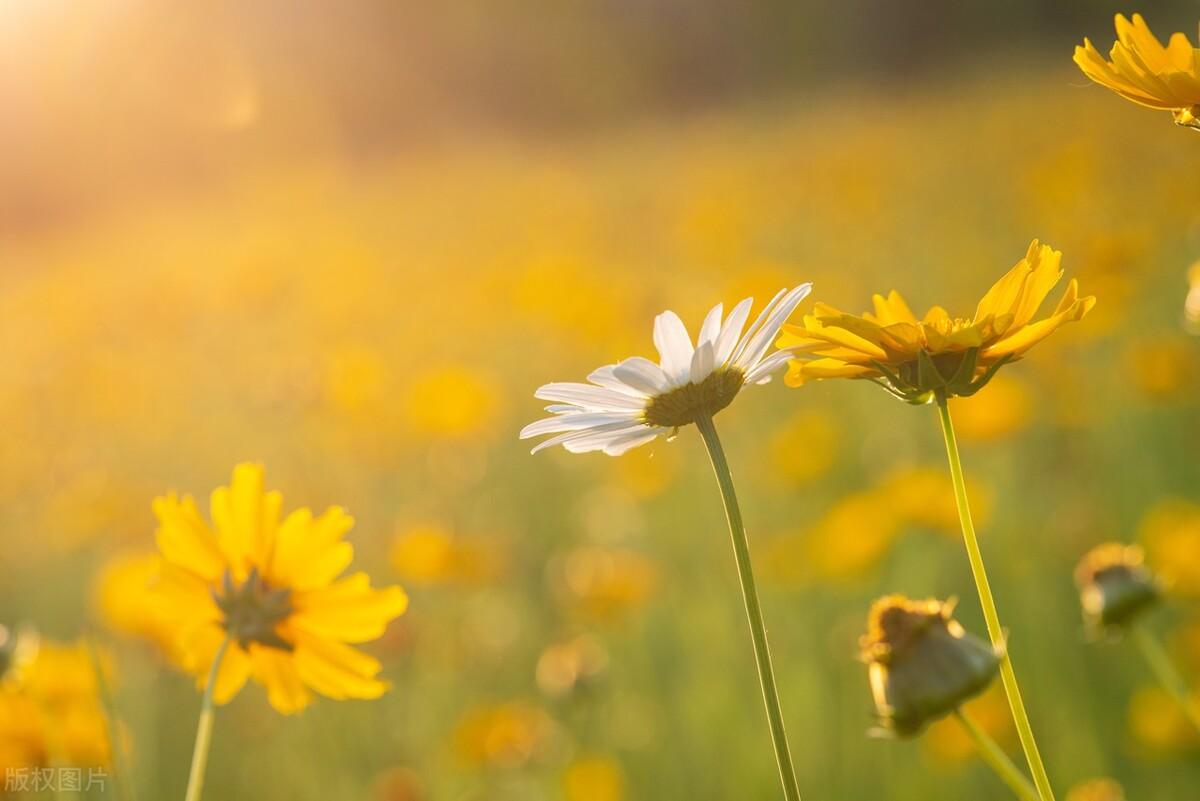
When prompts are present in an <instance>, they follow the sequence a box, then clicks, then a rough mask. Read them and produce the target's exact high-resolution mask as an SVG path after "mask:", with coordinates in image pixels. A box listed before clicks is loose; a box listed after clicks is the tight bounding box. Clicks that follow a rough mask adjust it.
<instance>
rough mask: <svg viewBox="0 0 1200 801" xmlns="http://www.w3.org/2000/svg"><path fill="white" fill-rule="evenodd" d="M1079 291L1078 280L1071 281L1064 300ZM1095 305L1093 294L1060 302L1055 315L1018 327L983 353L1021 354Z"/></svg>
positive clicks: (994, 355) (988, 355) (987, 355)
mask: <svg viewBox="0 0 1200 801" xmlns="http://www.w3.org/2000/svg"><path fill="white" fill-rule="evenodd" d="M1077 292H1078V287H1077V285H1076V282H1075V281H1071V284H1070V285H1069V286H1068V287H1067V295H1066V296H1064V298H1063V300H1064V301H1066V300H1067V298H1068V297H1070V298H1074V297H1075V295H1076V293H1077ZM1095 305H1096V298H1095V297H1091V296H1089V297H1086V298H1079V299H1076V300H1072V301H1071V302H1070V303H1069V304H1068V305H1066V306H1065V307H1064V306H1063V304H1062V303H1060V304H1059V310H1058V311H1056V312H1055V313H1054V314H1053V315H1051V316H1050V317H1047V318H1046V319H1045V320H1041V321H1039V322H1036V323H1034V324H1033V325H1027V326H1025V327H1024V328H1020V329H1017V330H1016V331H1015V332H1013V333H1012V334H1010V335H1009V336H1007V337H1005V338H1004V339H1002V340H1000V341H998V342H996V343H995V344H994V345H992V346H990V347H988V348H987V349H986V350H985V351H983V353H982V355H983V356H984V357H985V358H987V359H989V360H994V359H997V358H999V357H1001V356H1005V355H1007V354H1010V353H1011V354H1014V355H1016V356H1020V355H1021V354H1022V353H1024V352H1025V351H1027V350H1029V349H1030V348H1031V347H1033V346H1034V345H1036V344H1037V343H1039V342H1041V341H1042V340H1043V339H1045V338H1046V337H1048V336H1050V334H1052V333H1054V331H1055V330H1056V329H1057V328H1058V327H1059V326H1061V325H1062V324H1063V323H1069V322H1074V321H1076V320H1081V319H1083V317H1084V316H1085V315H1086V314H1087V313H1088V312H1089V311H1091V310H1092V307H1093V306H1095Z"/></svg>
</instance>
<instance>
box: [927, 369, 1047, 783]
mask: <svg viewBox="0 0 1200 801" xmlns="http://www.w3.org/2000/svg"><path fill="white" fill-rule="evenodd" d="M937 406H938V412H939V415H940V417H941V421H942V435H943V436H944V437H945V439H946V456H947V457H948V458H949V460H950V478H951V480H952V481H953V482H954V500H955V502H956V503H957V504H958V522H959V523H960V524H961V525H962V533H963V542H964V543H965V544H966V546H967V558H968V559H969V560H970V562H971V574H972V575H973V576H974V577H975V588H976V589H977V590H978V591H979V603H980V605H981V606H983V618H984V620H985V621H987V629H988V636H989V637H990V638H991V640H992V645H993V646H995V647H996V648H997V649H998V650H1000V651H1001V657H1000V679H1001V681H1002V682H1003V683H1004V693H1005V695H1007V696H1008V706H1009V709H1011V710H1012V716H1013V722H1014V723H1015V724H1016V726H1017V735H1018V736H1019V737H1020V738H1021V748H1022V749H1023V750H1024V751H1025V759H1026V760H1027V761H1028V762H1029V770H1030V772H1031V773H1032V774H1033V782H1034V784H1035V785H1036V786H1037V791H1038V796H1039V797H1040V798H1041V801H1054V791H1053V790H1052V789H1050V778H1049V777H1048V776H1047V775H1046V766H1045V765H1043V764H1042V755H1041V754H1040V753H1038V746H1037V740H1036V739H1034V736H1033V727H1031V726H1030V725H1029V715H1028V713H1026V712H1025V702H1024V701H1022V700H1021V688H1020V687H1019V686H1018V685H1017V674H1016V672H1015V671H1014V670H1013V666H1012V660H1011V659H1010V658H1009V656H1008V647H1007V645H1006V644H1005V642H1004V629H1003V628H1001V626H1000V615H999V614H998V613H997V612H996V601H995V600H994V599H993V598H992V588H991V586H990V585H989V584H988V578H987V570H985V569H984V566H983V554H982V553H980V551H979V540H978V539H976V537H975V524H974V523H973V522H972V521H971V507H970V505H969V504H968V503H967V483H966V480H965V479H964V478H963V471H962V461H961V460H960V459H959V456H958V442H957V441H956V440H955V438H954V424H953V422H952V421H951V420H950V407H949V405H948V404H947V403H946V396H945V395H943V394H941V393H938V394H937Z"/></svg>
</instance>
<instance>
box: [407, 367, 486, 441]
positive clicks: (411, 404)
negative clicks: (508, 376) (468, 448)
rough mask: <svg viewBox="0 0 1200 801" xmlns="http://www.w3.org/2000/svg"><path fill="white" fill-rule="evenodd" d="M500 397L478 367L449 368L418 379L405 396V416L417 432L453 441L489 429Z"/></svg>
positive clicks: (432, 371)
mask: <svg viewBox="0 0 1200 801" xmlns="http://www.w3.org/2000/svg"><path fill="white" fill-rule="evenodd" d="M500 397H501V396H500V391H499V389H498V388H497V386H496V383H495V381H494V380H493V379H492V378H491V377H490V376H488V375H486V374H484V373H483V372H481V371H480V370H479V369H478V368H475V367H470V366H467V365H458V364H455V365H446V366H443V367H438V368H435V369H432V370H429V371H427V372H425V373H423V374H422V375H419V376H417V377H416V379H415V380H414V381H413V382H412V384H411V385H410V386H409V387H408V390H407V392H406V394H405V398H404V413H405V418H406V419H407V421H408V423H409V425H411V426H412V427H413V428H414V429H416V430H417V431H419V432H421V433H423V434H427V435H430V436H435V437H446V438H450V439H454V438H460V437H465V436H469V435H471V434H476V433H478V432H480V431H486V430H488V429H489V428H490V427H491V425H492V423H493V422H494V421H495V419H496V416H497V415H498V414H499V411H500Z"/></svg>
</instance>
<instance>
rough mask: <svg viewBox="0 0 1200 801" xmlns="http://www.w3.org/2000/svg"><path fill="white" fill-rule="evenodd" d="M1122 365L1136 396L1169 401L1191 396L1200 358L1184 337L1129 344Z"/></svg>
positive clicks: (1193, 345)
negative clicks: (1131, 380)
mask: <svg viewBox="0 0 1200 801" xmlns="http://www.w3.org/2000/svg"><path fill="white" fill-rule="evenodd" d="M1123 361H1124V362H1125V373H1126V374H1127V375H1129V376H1130V377H1132V379H1133V385H1134V387H1136V388H1137V390H1138V391H1139V392H1141V393H1142V394H1143V395H1146V396H1147V397H1149V398H1152V399H1154V400H1170V399H1171V398H1180V397H1190V396H1191V394H1192V392H1193V391H1194V389H1195V386H1196V377H1195V376H1196V368H1197V366H1198V365H1200V354H1198V353H1197V350H1196V343H1195V342H1193V341H1191V340H1190V339H1188V338H1187V337H1183V336H1175V337H1171V336H1157V337H1154V338H1153V339H1139V340H1135V341H1133V342H1131V343H1130V344H1129V345H1128V346H1127V347H1126V348H1125V351H1124V354H1123Z"/></svg>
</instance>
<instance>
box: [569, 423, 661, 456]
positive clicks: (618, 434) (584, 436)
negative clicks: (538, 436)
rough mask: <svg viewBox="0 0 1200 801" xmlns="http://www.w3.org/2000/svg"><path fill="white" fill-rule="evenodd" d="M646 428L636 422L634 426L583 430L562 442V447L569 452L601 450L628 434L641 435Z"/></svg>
mask: <svg viewBox="0 0 1200 801" xmlns="http://www.w3.org/2000/svg"><path fill="white" fill-rule="evenodd" d="M647 428H648V427H647V426H644V425H641V424H638V425H634V426H626V427H624V428H616V429H613V430H611V431H609V430H600V429H592V430H591V431H583V432H580V433H579V434H576V435H575V436H573V437H571V438H570V439H568V440H567V441H566V442H564V443H563V447H564V448H566V449H567V450H568V451H570V452H571V453H589V452H591V451H601V450H604V449H605V448H607V447H608V446H609V445H610V444H611V443H613V442H616V441H618V440H620V439H623V438H624V437H626V436H628V435H630V434H634V435H641V434H642V433H644V432H645V431H646V430H647Z"/></svg>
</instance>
